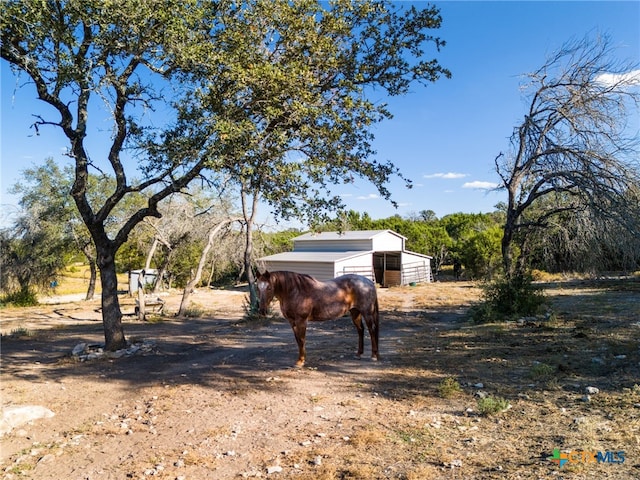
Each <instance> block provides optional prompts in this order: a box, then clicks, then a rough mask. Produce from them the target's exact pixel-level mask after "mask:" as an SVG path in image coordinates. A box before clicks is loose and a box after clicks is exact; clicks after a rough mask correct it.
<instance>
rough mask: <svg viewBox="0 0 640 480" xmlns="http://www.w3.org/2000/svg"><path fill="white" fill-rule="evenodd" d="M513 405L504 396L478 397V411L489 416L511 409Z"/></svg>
mask: <svg viewBox="0 0 640 480" xmlns="http://www.w3.org/2000/svg"><path fill="white" fill-rule="evenodd" d="M509 408H511V405H510V404H509V402H508V401H507V400H506V399H504V398H502V397H485V398H479V399H478V411H479V412H480V414H481V415H485V416H489V415H495V414H496V413H500V412H504V411H506V410H509Z"/></svg>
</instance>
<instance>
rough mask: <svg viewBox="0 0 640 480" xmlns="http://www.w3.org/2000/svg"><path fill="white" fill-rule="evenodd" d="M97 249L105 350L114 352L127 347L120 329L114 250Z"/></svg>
mask: <svg viewBox="0 0 640 480" xmlns="http://www.w3.org/2000/svg"><path fill="white" fill-rule="evenodd" d="M97 248H98V267H99V268H100V283H101V285H102V323H103V326H104V339H105V350H107V351H114V350H119V349H121V348H125V347H126V346H127V342H126V340H125V338H124V329H123V328H122V312H121V311H120V302H119V300H118V277H117V275H116V263H115V249H109V248H104V247H103V248H100V247H97ZM112 250H113V251H112Z"/></svg>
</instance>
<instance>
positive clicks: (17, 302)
mask: <svg viewBox="0 0 640 480" xmlns="http://www.w3.org/2000/svg"><path fill="white" fill-rule="evenodd" d="M0 305H2V306H9V305H11V306H14V307H33V306H34V305H38V296H37V295H36V293H35V292H34V291H33V290H31V289H30V288H21V289H20V290H18V291H17V292H13V293H8V294H7V295H5V296H3V297H2V298H1V299H0Z"/></svg>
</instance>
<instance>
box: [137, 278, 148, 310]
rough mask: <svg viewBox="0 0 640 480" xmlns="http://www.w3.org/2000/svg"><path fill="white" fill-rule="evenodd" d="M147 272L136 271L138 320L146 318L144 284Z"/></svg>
mask: <svg viewBox="0 0 640 480" xmlns="http://www.w3.org/2000/svg"><path fill="white" fill-rule="evenodd" d="M146 276H147V272H146V270H144V269H143V270H141V271H140V273H138V320H140V321H141V322H144V321H145V320H146V319H147V305H146V304H145V302H144V284H145V281H146Z"/></svg>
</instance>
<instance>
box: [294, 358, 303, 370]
mask: <svg viewBox="0 0 640 480" xmlns="http://www.w3.org/2000/svg"><path fill="white" fill-rule="evenodd" d="M294 367H296V368H302V367H304V362H303V361H300V360H298V361H297V362H296V364H295V365H294Z"/></svg>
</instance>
